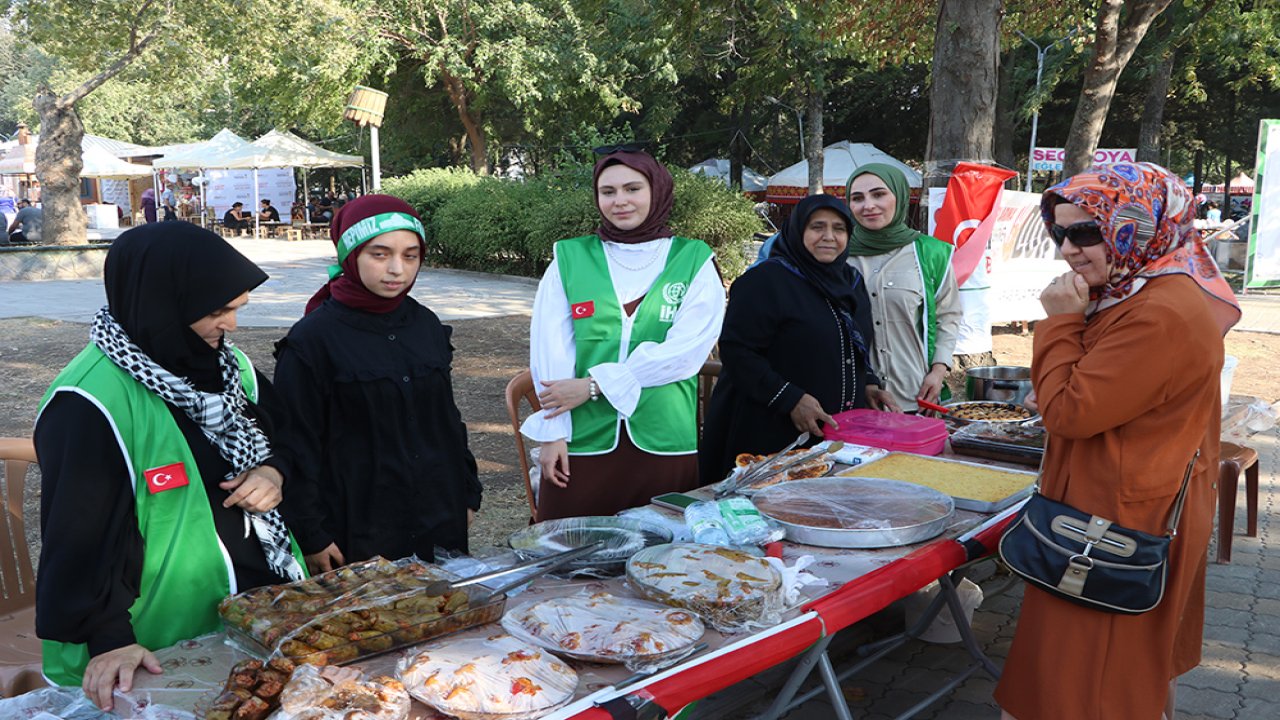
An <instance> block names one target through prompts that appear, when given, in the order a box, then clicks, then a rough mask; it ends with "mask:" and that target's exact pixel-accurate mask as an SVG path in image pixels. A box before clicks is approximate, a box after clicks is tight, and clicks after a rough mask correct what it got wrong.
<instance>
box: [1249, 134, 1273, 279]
mask: <svg viewBox="0 0 1280 720" xmlns="http://www.w3.org/2000/svg"><path fill="white" fill-rule="evenodd" d="M1254 167H1255V168H1256V173H1255V177H1254V181H1253V207H1252V208H1251V209H1250V210H1249V213H1250V215H1249V261H1248V262H1247V263H1246V264H1245V287H1274V286H1276V285H1280V120H1262V121H1261V122H1259V123H1258V161H1257V165H1255V166H1254Z"/></svg>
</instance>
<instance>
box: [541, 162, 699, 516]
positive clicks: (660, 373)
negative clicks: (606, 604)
mask: <svg viewBox="0 0 1280 720" xmlns="http://www.w3.org/2000/svg"><path fill="white" fill-rule="evenodd" d="M594 183H595V191H596V208H597V209H598V210H599V212H600V216H601V223H600V226H599V228H597V230H596V233H595V234H594V235H588V236H585V237H579V238H573V239H570V240H561V241H560V242H558V243H556V246H555V259H554V261H553V262H552V263H551V265H550V266H549V267H548V268H547V272H546V274H545V275H543V278H542V282H541V283H540V284H539V285H538V293H537V296H536V297H535V299H534V304H533V321H532V324H531V326H530V332H529V337H530V351H529V364H530V368H531V370H532V372H533V379H534V382H535V383H536V387H537V388H538V390H539V395H538V398H539V401H540V402H541V404H542V410H540V411H539V412H537V413H534V414H533V415H531V416H530V417H529V419H528V420H526V421H525V423H524V425H523V427H522V428H521V431H522V432H523V433H524V434H525V435H526V436H528V437H529V438H530V439H532V440H535V441H538V442H540V443H541V451H540V457H539V466H540V469H541V471H542V482H541V484H540V488H539V490H538V513H537V515H538V517H537V519H538V520H548V519H552V518H561V517H572V516H581V515H611V514H613V513H616V512H618V511H619V510H622V509H625V508H629V507H635V506H637V505H643V504H645V503H647V502H648V501H649V498H651V497H653V496H654V495H659V494H661V493H664V492H671V491H683V490H691V489H693V488H695V487H697V486H698V465H697V451H698V424H697V375H698V371H699V370H700V369H701V368H702V364H703V363H704V362H705V361H706V359H707V356H708V354H709V353H710V351H711V348H712V346H713V345H715V342H716V337H717V335H719V332H720V321H721V319H722V318H723V317H724V285H723V284H722V283H721V280H720V273H719V271H718V270H717V269H716V266H715V261H714V257H713V255H712V253H711V248H710V247H708V246H707V244H706V243H704V242H702V241H700V240H690V239H688V238H682V237H676V236H675V233H673V232H672V230H671V228H669V227H667V218H668V217H669V216H670V215H671V207H672V204H673V202H674V196H673V194H672V180H671V173H669V172H668V171H667V169H666V168H664V167H663V166H662V165H660V164H659V163H658V161H656V160H654V159H653V158H652V157H651V156H649V155H648V154H646V153H643V152H638V151H634V150H628V149H620V150H618V151H616V152H612V153H610V154H608V155H605V156H604V157H602V158H601V159H600V160H599V161H598V162H597V163H596V166H595V174H594Z"/></svg>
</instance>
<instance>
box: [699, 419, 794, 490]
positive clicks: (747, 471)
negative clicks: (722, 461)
mask: <svg viewBox="0 0 1280 720" xmlns="http://www.w3.org/2000/svg"><path fill="white" fill-rule="evenodd" d="M808 441H809V433H807V432H802V433H800V434H799V435H798V436H797V437H796V439H795V440H792V441H791V444H790V445H788V446H786V447H784V448H782V449H781V450H779V451H778V452H776V453H774V454H772V455H768V456H766V457H764V458H762V459H760V460H757V461H755V462H753V463H751V464H750V465H748V466H746V467H744V468H742V470H740V471H739V472H738V473H737V475H736V476H735V475H734V474H733V473H729V476H728V477H726V478H725V479H724V482H722V483H721V486H729V485H733V486H734V489H735V490H736V489H737V488H739V487H742V485H743V480H744V479H745V480H746V481H747V482H750V481H753V480H758V479H760V477H762V475H763V473H762V471H763V470H764V469H765V468H767V467H769V466H770V465H773V464H775V463H777V462H778V461H779V460H780V459H781V458H782V457H784V456H785V455H786V454H787V453H789V452H791V451H792V450H794V449H795V448H796V446H798V445H802V444H804V443H806V442H808ZM735 477H736V479H735ZM729 492H732V490H730V491H729ZM716 497H721V495H720V494H718V493H717V494H716Z"/></svg>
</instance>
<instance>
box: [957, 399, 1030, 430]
mask: <svg viewBox="0 0 1280 720" xmlns="http://www.w3.org/2000/svg"><path fill="white" fill-rule="evenodd" d="M983 405H985V406H987V407H998V408H1001V409H1005V410H1009V411H1012V412H1025V413H1027V415H1025V416H1023V417H1017V418H1012V419H1009V420H969V419H966V418H962V417H957V416H956V415H955V414H954V411H955V410H958V409H963V408H970V407H978V406H983ZM946 407H947V408H948V409H950V410H952V412H951V413H947V414H946V415H943V416H942V419H943V420H945V421H946V422H947V424H948V425H951V426H953V427H967V426H969V425H977V424H981V423H1024V422H1027V421H1028V420H1035V419H1037V418H1038V417H1039V415H1036V414H1035V413H1033V412H1031V411H1030V410H1028V409H1026V408H1024V407H1023V406H1021V405H1016V404H1014V403H1007V402H999V401H996V400H964V401H961V402H951V403H947V404H946Z"/></svg>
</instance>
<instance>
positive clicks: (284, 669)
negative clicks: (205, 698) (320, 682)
mask: <svg viewBox="0 0 1280 720" xmlns="http://www.w3.org/2000/svg"><path fill="white" fill-rule="evenodd" d="M293 674H294V665H293V663H292V662H291V661H289V660H287V659H285V658H275V659H273V660H271V661H270V662H263V661H261V660H241V661H240V662H238V663H236V664H235V665H234V666H233V667H232V668H231V672H230V674H229V675H228V676H227V683H226V685H224V686H223V689H222V694H221V695H219V696H218V697H217V698H215V699H214V701H213V703H212V704H210V706H209V709H208V710H207V711H205V720H265V718H266V717H267V716H268V715H270V714H271V711H272V710H275V709H276V708H277V707H278V706H279V704H280V692H281V690H282V689H283V688H284V686H285V683H287V682H289V678H290V677H292V676H293Z"/></svg>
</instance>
